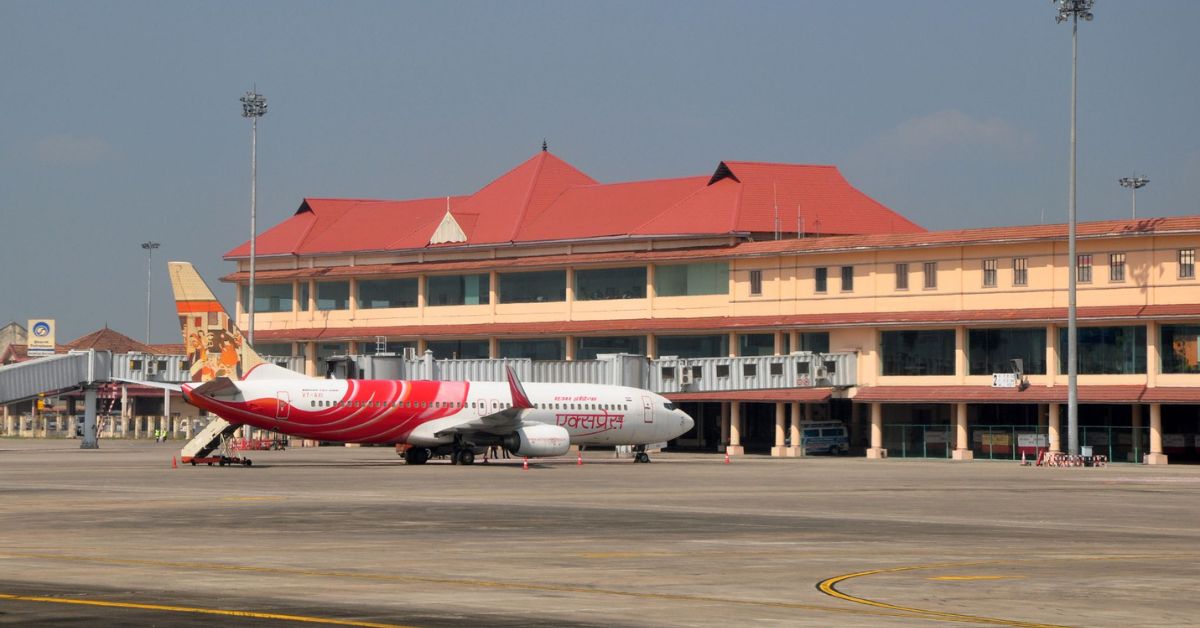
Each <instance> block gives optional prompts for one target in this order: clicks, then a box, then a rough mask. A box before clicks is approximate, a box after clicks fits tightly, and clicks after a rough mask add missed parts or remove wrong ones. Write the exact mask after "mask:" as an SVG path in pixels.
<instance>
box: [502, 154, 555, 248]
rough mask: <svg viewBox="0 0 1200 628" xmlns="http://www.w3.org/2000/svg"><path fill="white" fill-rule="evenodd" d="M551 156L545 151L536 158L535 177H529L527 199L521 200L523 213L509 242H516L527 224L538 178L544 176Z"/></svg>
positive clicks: (518, 215) (510, 235)
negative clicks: (544, 169)
mask: <svg viewBox="0 0 1200 628" xmlns="http://www.w3.org/2000/svg"><path fill="white" fill-rule="evenodd" d="M549 155H550V151H547V150H543V151H541V152H539V153H538V154H537V156H535V157H534V159H537V163H536V164H535V165H534V169H533V176H531V177H529V187H527V188H526V189H525V197H524V198H523V199H522V200H521V211H520V212H519V213H518V214H517V219H516V221H514V222H513V228H512V232H511V233H509V234H508V241H509V242H515V241H516V239H517V234H518V233H519V232H520V231H521V225H522V224H523V223H524V222H525V214H526V213H527V212H528V211H529V202H530V201H531V200H532V199H533V189H534V188H535V187H537V182H538V178H540V177H541V176H542V168H544V167H545V166H546V160H547V159H549V158H550V157H549Z"/></svg>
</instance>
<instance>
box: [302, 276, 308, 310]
mask: <svg viewBox="0 0 1200 628" xmlns="http://www.w3.org/2000/svg"><path fill="white" fill-rule="evenodd" d="M300 311H301V312H307V311H308V282H307V281H301V282H300Z"/></svg>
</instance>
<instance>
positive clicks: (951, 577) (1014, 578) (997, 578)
mask: <svg viewBox="0 0 1200 628" xmlns="http://www.w3.org/2000/svg"><path fill="white" fill-rule="evenodd" d="M1024 577H1025V576H933V577H932V578H926V580H953V581H959V580H1018V579H1021V578H1024Z"/></svg>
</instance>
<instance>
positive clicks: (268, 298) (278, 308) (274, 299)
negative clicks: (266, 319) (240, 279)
mask: <svg viewBox="0 0 1200 628" xmlns="http://www.w3.org/2000/svg"><path fill="white" fill-rule="evenodd" d="M249 303H250V286H242V304H243V307H248V304H249ZM247 311H249V310H247ZM254 311H255V312H258V313H263V312H291V311H292V284H290V283H256V284H255V285H254Z"/></svg>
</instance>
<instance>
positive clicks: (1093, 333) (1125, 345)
mask: <svg viewBox="0 0 1200 628" xmlns="http://www.w3.org/2000/svg"><path fill="white" fill-rule="evenodd" d="M1078 333H1079V335H1078V344H1077V348H1078V351H1079V370H1078V372H1079V373H1080V374H1082V375H1134V374H1141V373H1145V372H1146V328H1145V327H1144V326H1140V325H1139V326H1128V327H1080V328H1078ZM1058 364H1059V372H1060V373H1066V372H1067V328H1065V327H1060V328H1059V329H1058Z"/></svg>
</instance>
